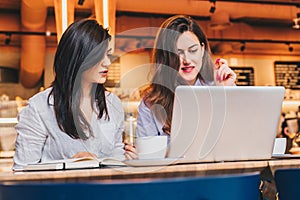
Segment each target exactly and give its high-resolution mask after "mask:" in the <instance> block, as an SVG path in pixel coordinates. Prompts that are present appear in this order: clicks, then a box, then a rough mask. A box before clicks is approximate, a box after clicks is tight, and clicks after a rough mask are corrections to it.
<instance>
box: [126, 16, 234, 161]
mask: <svg viewBox="0 0 300 200" xmlns="http://www.w3.org/2000/svg"><path fill="white" fill-rule="evenodd" d="M152 63H153V65H154V71H155V72H154V76H153V79H152V82H151V84H150V87H149V88H148V89H147V90H146V92H145V96H144V98H143V100H142V101H141V103H140V105H139V107H138V117H137V130H136V136H137V137H141V136H151V135H170V130H171V121H172V111H173V102H174V92H175V88H176V87H177V86H179V85H197V86H213V85H223V86H231V85H235V79H236V74H235V73H234V72H233V71H232V70H231V69H230V68H229V67H228V64H227V61H226V60H224V59H218V60H217V62H216V63H215V64H214V63H213V61H212V59H211V57H210V48H209V44H208V40H207V37H206V35H205V33H204V32H203V30H202V29H201V27H200V26H199V25H198V24H197V23H196V22H195V21H194V20H193V19H192V18H190V17H188V16H183V15H176V16H173V17H170V18H169V19H167V20H166V21H164V22H163V24H162V25H161V27H160V29H159V31H158V33H157V36H156V40H155V44H154V48H153V56H152ZM125 149H126V157H127V158H136V155H135V149H134V148H133V147H132V146H130V145H126V146H125Z"/></svg>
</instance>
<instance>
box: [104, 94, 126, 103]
mask: <svg viewBox="0 0 300 200" xmlns="http://www.w3.org/2000/svg"><path fill="white" fill-rule="evenodd" d="M105 98H106V101H107V102H108V103H113V104H116V103H117V104H122V102H121V99H120V98H119V97H118V96H117V95H115V94H114V93H112V92H109V91H105Z"/></svg>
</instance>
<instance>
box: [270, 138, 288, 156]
mask: <svg viewBox="0 0 300 200" xmlns="http://www.w3.org/2000/svg"><path fill="white" fill-rule="evenodd" d="M285 148H286V138H276V139H275V143H274V148H273V154H284V152H285Z"/></svg>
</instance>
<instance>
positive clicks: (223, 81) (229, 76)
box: [214, 58, 236, 86]
mask: <svg viewBox="0 0 300 200" xmlns="http://www.w3.org/2000/svg"><path fill="white" fill-rule="evenodd" d="M214 74H215V82H216V85H223V86H233V85H235V81H236V74H235V72H234V71H233V70H232V69H230V67H229V66H228V63H227V60H225V59H223V58H218V59H217V60H216V63H215V73H214Z"/></svg>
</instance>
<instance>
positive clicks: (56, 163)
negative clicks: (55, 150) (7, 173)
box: [14, 157, 126, 171]
mask: <svg viewBox="0 0 300 200" xmlns="http://www.w3.org/2000/svg"><path fill="white" fill-rule="evenodd" d="M105 166H126V164H124V163H123V162H122V161H121V160H119V159H117V158H112V157H111V158H110V157H109V158H102V159H97V158H94V157H82V158H70V159H63V160H51V161H48V162H43V163H36V164H29V165H26V166H23V167H19V168H14V171H41V170H65V169H88V168H101V167H105Z"/></svg>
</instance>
